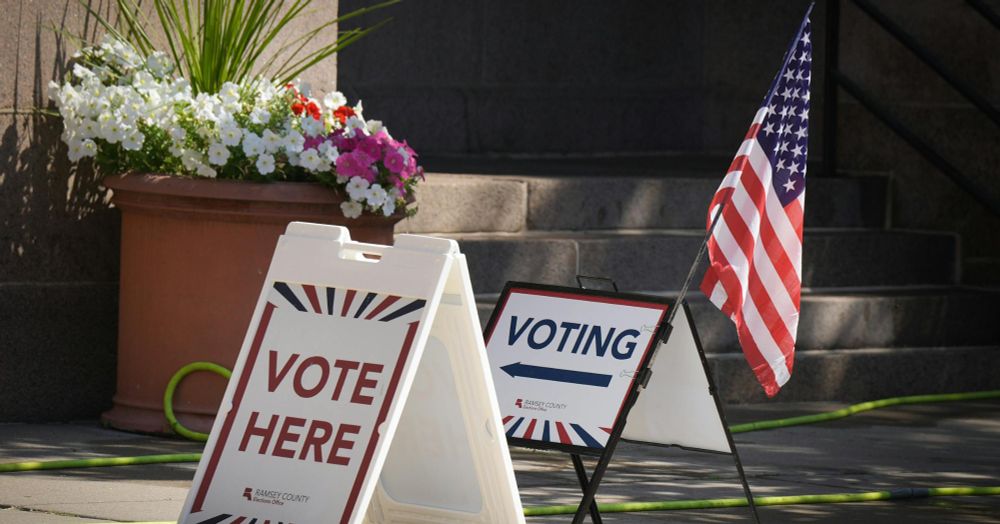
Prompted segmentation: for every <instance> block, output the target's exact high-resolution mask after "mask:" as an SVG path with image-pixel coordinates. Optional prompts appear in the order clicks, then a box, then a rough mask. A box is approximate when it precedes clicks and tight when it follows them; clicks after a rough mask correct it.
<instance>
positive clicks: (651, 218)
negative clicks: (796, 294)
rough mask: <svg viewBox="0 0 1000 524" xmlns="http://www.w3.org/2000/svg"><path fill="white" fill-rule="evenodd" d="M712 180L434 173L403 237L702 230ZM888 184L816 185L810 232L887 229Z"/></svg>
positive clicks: (715, 179) (809, 206)
mask: <svg viewBox="0 0 1000 524" xmlns="http://www.w3.org/2000/svg"><path fill="white" fill-rule="evenodd" d="M724 169H725V167H723V168H721V169H720V170H719V171H718V172H715V173H713V174H712V176H693V172H692V171H685V174H684V175H683V176H607V175H596V176H579V177H558V176H538V177H531V176H485V175H475V176H474V175H456V174H440V173H434V174H429V175H428V176H427V181H426V182H425V183H424V184H422V185H421V186H420V188H419V189H418V192H417V205H418V206H419V209H420V212H419V213H418V214H417V215H416V216H415V217H413V218H410V219H407V220H406V221H404V222H403V223H401V224H400V226H399V227H398V228H397V232H408V233H468V232H518V231H524V230H607V229H699V228H703V227H704V225H705V213H706V209H707V206H708V202H709V200H711V198H712V195H713V194H714V193H715V190H716V188H717V187H718V184H719V182H720V181H721V179H722V174H721V172H722V171H724ZM887 180H888V179H887V178H886V177H884V176H878V175H871V176H850V177H838V178H823V177H815V178H812V179H810V181H809V191H808V192H807V193H806V194H807V197H806V198H807V201H806V225H807V226H808V227H837V228H881V227H884V226H885V223H886V209H887V206H886V202H887V200H886V199H887Z"/></svg>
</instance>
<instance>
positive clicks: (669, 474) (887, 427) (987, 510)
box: [0, 402, 1000, 524]
mask: <svg viewBox="0 0 1000 524" xmlns="http://www.w3.org/2000/svg"><path fill="white" fill-rule="evenodd" d="M839 407H843V405H841V404H833V403H804V404H768V405H757V406H732V407H730V408H729V409H728V416H729V419H730V422H731V423H738V422H745V421H750V420H760V419H768V418H778V417H783V416H791V415H797V414H803V413H812V412H817V411H825V410H829V409H836V408H839ZM736 439H737V446H738V447H739V449H740V452H741V455H742V457H743V462H744V465H745V466H746V469H747V473H748V475H749V477H750V483H751V486H752V487H753V489H754V493H755V494H756V495H758V496H764V495H794V494H815V493H843V492H859V491H872V490H882V489H891V488H903V487H938V486H998V485H1000V402H972V403H957V404H954V403H953V404H936V405H922V406H907V407H899V408H889V409H884V410H879V411H873V412H868V413H863V414H860V415H856V416H854V417H851V418H848V419H844V420H840V421H835V422H828V423H823V424H816V425H812V426H800V427H795V428H787V429H782V430H775V431H762V432H754V433H745V434H742V435H737V436H736ZM200 447H201V446H200V445H199V444H197V443H191V442H185V441H180V440H174V439H165V438H156V437H149V436H143V435H134V434H130V433H123V432H118V431H112V430H107V429H103V428H100V427H99V426H97V425H96V424H95V423H92V422H90V423H75V424H3V425H0V462H16V461H24V460H55V459H71V458H87V457H97V456H125V455H146V454H159V453H186V452H195V451H199V450H200ZM512 453H513V456H514V467H515V470H516V472H517V479H518V484H519V487H520V490H521V496H522V499H523V500H524V503H525V505H526V506H536V505H550V504H575V503H576V502H577V501H578V498H579V491H578V489H577V488H576V484H575V482H576V480H575V476H574V474H573V472H572V468H571V466H570V464H569V461H568V457H567V456H565V455H563V454H560V453H549V452H537V451H531V450H523V449H514V450H512ZM194 470H195V465H194V464H163V465H146V466H126V467H115V468H91V469H76V470H59V471H45V472H26V473H6V474H0V523H4V524H49V523H52V524H63V523H71V522H109V521H125V522H136V521H167V520H174V519H175V518H176V517H177V514H178V513H179V511H180V508H181V505H182V504H183V501H184V498H185V496H186V494H187V489H188V487H189V486H190V484H191V478H192V476H193V475H194ZM600 493H601V496H600V501H601V502H625V501H633V500H641V501H658V500H677V499H688V498H717V497H739V496H741V494H742V491H741V489H740V487H739V482H738V480H737V477H736V474H735V469H734V468H733V466H732V460H731V458H730V457H728V456H720V455H713V454H705V453H693V452H688V451H683V450H678V449H664V448H654V447H648V446H637V445H632V444H622V446H621V447H620V448H619V453H618V454H617V456H616V460H615V461H614V463H613V465H612V467H611V469H610V471H609V472H608V475H607V476H606V478H605V481H604V484H603V485H602V488H601V491H600ZM760 515H761V520H762V521H763V522H765V523H785V522H851V523H897V522H906V523H907V524H917V523H939V522H953V523H1000V496H992V497H942V498H933V499H922V500H910V501H896V502H875V503H865V504H831V505H803V506H772V507H765V508H761V509H760ZM569 520H570V516H568V515H562V516H553V517H532V518H529V519H528V522H529V523H530V524H536V523H538V524H540V523H549V522H569ZM749 521H750V520H749V518H748V511H747V510H746V509H745V508H736V509H722V510H699V511H675V512H649V513H629V514H607V515H605V522H609V523H612V522H616V523H623V522H629V523H631V522H636V523H646V522H695V523H710V522H718V523H727V522H749Z"/></svg>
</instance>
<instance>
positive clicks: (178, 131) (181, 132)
mask: <svg viewBox="0 0 1000 524" xmlns="http://www.w3.org/2000/svg"><path fill="white" fill-rule="evenodd" d="M170 138H173V139H174V140H176V141H177V142H180V141H182V140H184V139H185V138H187V130H186V129H184V128H183V127H181V126H180V124H176V123H175V124H174V125H173V127H171V128H170Z"/></svg>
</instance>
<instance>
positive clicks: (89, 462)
mask: <svg viewBox="0 0 1000 524" xmlns="http://www.w3.org/2000/svg"><path fill="white" fill-rule="evenodd" d="M199 460H201V453H174V454H170V455H140V456H138V457H98V458H89V459H76V460H47V461H44V462H41V461H32V462H8V463H6V464H0V473H13V472H15V471H38V470H42V469H70V468H106V467H111V466H137V465H140V464H171V463H177V462H198V461H199Z"/></svg>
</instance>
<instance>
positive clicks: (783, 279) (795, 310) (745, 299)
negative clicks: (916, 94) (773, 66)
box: [701, 14, 811, 397]
mask: <svg viewBox="0 0 1000 524" xmlns="http://www.w3.org/2000/svg"><path fill="white" fill-rule="evenodd" d="M810 54H811V44H810V42H809V23H808V14H807V15H806V19H805V20H804V21H803V24H802V26H801V28H800V30H799V33H798V34H797V36H796V40H795V41H794V42H793V44H792V48H791V49H790V50H789V53H788V54H787V55H786V59H785V63H784V66H783V67H782V70H781V71H780V72H779V74H778V77H777V78H776V79H775V83H774V84H773V85H772V88H771V90H770V91H769V92H768V95H767V97H765V101H764V104H763V106H762V107H761V108H760V110H759V111H758V112H757V115H756V116H755V117H754V120H753V123H752V124H751V126H750V130H749V131H748V132H747V135H746V137H745V139H744V141H743V144H742V145H741V146H740V149H739V151H738V152H737V154H736V157H735V158H734V159H733V162H732V164H731V166H730V168H729V172H728V173H727V174H726V177H725V179H723V181H722V184H721V185H720V186H719V189H718V190H717V191H716V193H715V197H714V198H713V199H712V203H711V205H710V206H709V212H708V223H709V227H711V224H712V223H713V219H714V218H715V216H716V214H717V213H718V212H719V210H720V209H721V210H722V215H721V217H719V219H718V220H717V222H716V225H715V229H714V230H713V231H712V234H711V236H710V237H709V241H708V253H709V260H710V266H709V268H708V271H707V272H706V274H705V277H704V280H703V281H702V284H701V289H702V291H703V292H704V293H705V295H707V296H708V297H709V299H710V300H711V301H712V303H713V304H715V305H716V306H717V307H718V308H719V309H721V310H722V311H723V313H725V314H726V315H727V316H729V318H730V319H732V321H733V322H734V323H735V324H736V331H737V335H738V337H739V341H740V345H741V346H742V348H743V352H744V354H745V356H746V359H747V362H748V363H749V364H750V367H751V368H752V369H753V372H754V374H756V376H757V380H758V381H759V382H760V383H761V385H762V386H763V387H764V391H765V392H766V393H767V395H768V396H769V397H770V396H774V395H775V394H776V393H777V392H778V390H779V389H780V388H781V386H782V385H784V384H785V383H786V382H788V379H789V378H790V377H791V374H792V367H793V363H794V357H795V336H796V333H797V331H798V323H799V311H800V294H801V286H802V262H801V261H802V222H803V210H804V205H805V164H806V161H805V160H806V153H805V146H806V144H807V136H808V133H807V131H808V107H809V95H808V92H809V76H808V75H809V63H810V61H809V58H811V57H810V56H809V55H810ZM789 72H790V73H789ZM783 89H784V91H783ZM782 93H784V94H782ZM791 146H795V147H794V149H793V148H791Z"/></svg>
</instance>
